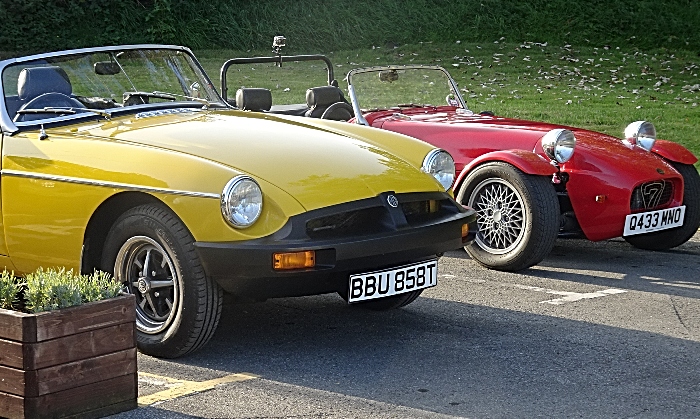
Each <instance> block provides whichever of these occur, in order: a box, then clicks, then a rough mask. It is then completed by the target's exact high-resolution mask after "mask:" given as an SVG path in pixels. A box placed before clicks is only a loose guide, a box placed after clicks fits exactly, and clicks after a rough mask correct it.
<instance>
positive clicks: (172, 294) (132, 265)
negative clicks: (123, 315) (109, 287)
mask: <svg viewBox="0 0 700 419" xmlns="http://www.w3.org/2000/svg"><path fill="white" fill-rule="evenodd" d="M114 271H115V272H114V273H115V276H116V279H117V280H119V281H120V282H121V283H123V284H124V285H125V286H126V288H127V290H128V292H129V293H131V294H134V295H135V296H136V326H137V328H138V330H140V331H141V332H143V333H148V334H156V333H160V332H162V331H163V330H165V329H166V328H168V326H169V325H170V324H171V323H172V321H173V318H174V317H175V314H176V312H175V310H173V308H174V307H176V306H177V304H178V302H179V299H180V291H179V289H178V286H177V284H178V278H177V271H176V270H175V267H174V265H173V261H172V259H171V258H170V256H169V255H168V253H167V252H166V250H165V249H164V248H163V247H162V246H161V245H160V244H159V243H158V242H156V241H155V240H153V239H151V238H150V237H146V236H135V237H131V238H130V239H129V240H127V241H126V242H125V243H124V244H123V245H122V247H121V248H120V249H119V252H118V253H117V259H116V262H115V265H114Z"/></svg>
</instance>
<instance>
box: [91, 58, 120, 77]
mask: <svg viewBox="0 0 700 419" xmlns="http://www.w3.org/2000/svg"><path fill="white" fill-rule="evenodd" d="M120 71H121V67H119V64H117V63H115V62H114V61H98V62H96V63H95V74H99V75H101V76H113V75H115V74H119V72H120Z"/></svg>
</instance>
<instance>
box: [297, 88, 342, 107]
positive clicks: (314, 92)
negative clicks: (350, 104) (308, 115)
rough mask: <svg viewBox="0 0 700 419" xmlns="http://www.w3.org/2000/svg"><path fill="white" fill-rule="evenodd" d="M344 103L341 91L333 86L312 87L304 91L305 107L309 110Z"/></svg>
mask: <svg viewBox="0 0 700 419" xmlns="http://www.w3.org/2000/svg"><path fill="white" fill-rule="evenodd" d="M345 101H346V100H345V96H343V91H342V90H340V89H339V88H337V87H335V86H323V87H312V88H310V89H308V90H306V106H308V107H309V108H313V107H316V106H329V105H332V104H333V103H336V102H345Z"/></svg>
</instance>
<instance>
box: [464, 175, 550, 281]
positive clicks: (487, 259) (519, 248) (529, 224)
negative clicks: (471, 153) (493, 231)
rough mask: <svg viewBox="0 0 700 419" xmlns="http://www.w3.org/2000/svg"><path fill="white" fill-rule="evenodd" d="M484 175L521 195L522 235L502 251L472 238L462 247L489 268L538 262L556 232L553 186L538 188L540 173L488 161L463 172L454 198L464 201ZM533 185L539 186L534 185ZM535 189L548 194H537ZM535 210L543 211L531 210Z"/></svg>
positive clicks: (509, 268)
mask: <svg viewBox="0 0 700 419" xmlns="http://www.w3.org/2000/svg"><path fill="white" fill-rule="evenodd" d="M487 179H498V180H501V181H504V182H506V183H508V184H509V186H510V187H512V188H513V189H514V190H515V191H517V193H518V194H519V195H520V197H521V198H522V208H523V217H524V219H525V225H524V226H523V236H522V237H521V238H520V242H519V243H518V244H517V245H516V246H515V247H514V248H513V249H511V250H509V251H508V252H506V253H503V254H496V253H491V252H489V251H487V250H485V249H483V248H482V247H481V246H480V245H479V244H478V243H477V241H476V240H474V241H473V242H472V243H470V244H468V245H467V246H465V250H466V251H467V252H468V253H469V254H470V255H471V256H472V258H473V259H475V260H476V261H477V262H478V263H480V264H481V265H483V266H486V267H488V268H492V269H500V270H507V271H518V270H522V269H525V268H528V267H530V266H532V265H534V264H536V263H539V262H540V261H541V260H542V259H543V258H544V257H545V256H546V255H547V254H549V252H550V251H551V249H552V247H553V246H554V242H555V240H556V238H557V236H558V230H559V203H558V200H557V198H556V194H555V192H554V190H553V188H552V189H551V190H547V189H542V188H543V187H547V185H544V186H543V185H542V184H543V183H544V182H545V179H544V178H543V177H541V176H534V175H527V174H525V173H523V172H521V171H520V170H518V169H517V168H516V167H514V166H512V165H510V164H508V163H504V162H490V163H485V164H483V165H481V166H479V167H477V168H476V169H474V170H473V171H472V172H471V173H469V174H468V175H467V177H466V179H465V180H464V182H463V183H462V186H461V187H460V189H459V192H458V194H457V197H456V199H457V201H458V202H460V203H462V204H464V205H468V203H469V201H470V199H471V196H472V194H473V193H474V191H475V189H476V187H477V186H478V185H479V184H481V183H482V182H483V181H485V180H487ZM538 182H539V183H538ZM547 182H548V180H547ZM535 185H538V187H539V188H540V189H539V190H537V189H535V188H534V186H535ZM538 193H539V194H542V195H546V194H548V195H546V196H537V194H538ZM536 210H537V211H543V212H545V213H544V214H535V211H536ZM477 234H479V233H477Z"/></svg>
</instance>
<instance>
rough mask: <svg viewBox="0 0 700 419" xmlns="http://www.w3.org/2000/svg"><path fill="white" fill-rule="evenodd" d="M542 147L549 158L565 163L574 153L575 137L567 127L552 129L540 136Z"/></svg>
mask: <svg viewBox="0 0 700 419" xmlns="http://www.w3.org/2000/svg"><path fill="white" fill-rule="evenodd" d="M542 148H543V149H544V152H545V153H546V154H547V156H548V157H549V158H550V159H552V160H556V161H557V162H558V163H566V162H567V161H569V159H570V158H571V156H573V155H574V148H576V137H575V136H574V133H573V132H571V131H569V130H568V129H561V128H557V129H553V130H551V131H549V132H548V133H546V134H545V135H544V137H542Z"/></svg>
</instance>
